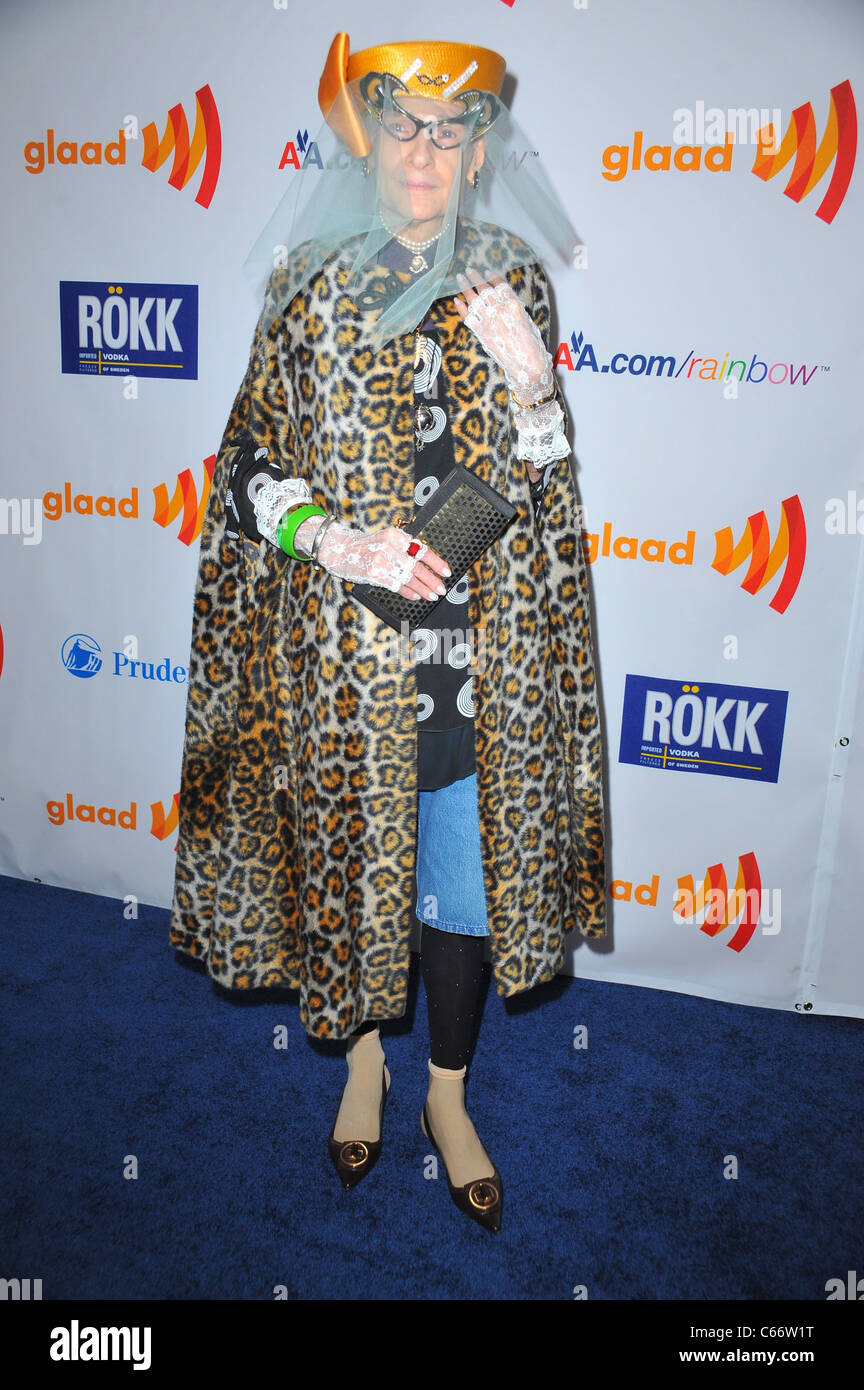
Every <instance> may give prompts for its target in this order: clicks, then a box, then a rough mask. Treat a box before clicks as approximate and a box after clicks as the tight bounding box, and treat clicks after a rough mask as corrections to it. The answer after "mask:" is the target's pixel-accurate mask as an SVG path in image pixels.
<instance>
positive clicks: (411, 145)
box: [377, 95, 484, 239]
mask: <svg viewBox="0 0 864 1390" xmlns="http://www.w3.org/2000/svg"><path fill="white" fill-rule="evenodd" d="M399 102H400V105H401V106H403V107H404V108H405V110H406V111H408V112H410V114H411V115H412V116H415V117H416V118H417V119H418V120H421V121H435V122H437V125H436V126H435V127H433V130H432V133H433V134H434V135H435V138H436V140H439V141H440V142H441V143H446V142H447V141H449V140H454V141H455V143H454V145H453V146H452V148H449V149H439V148H438V146H437V145H436V144H434V143H433V141H432V140H431V139H430V138H429V133H428V127H424V128H422V129H421V130H419V131H417V132H416V134H415V135H414V136H413V139H398V138H397V137H398V136H400V135H401V136H410V135H411V133H412V129H413V127H412V125H411V123H410V121H406V120H405V118H404V117H400V114H399V112H398V111H397V110H395V109H391V110H389V111H388V112H386V113H385V117H384V123H383V125H382V127H381V130H380V133H379V137H378V154H377V164H378V181H379V191H380V197H381V203H382V207H383V210H384V213H385V216H386V214H387V212H389V213H390V214H391V216H392V217H393V218H394V219H398V220H399V222H400V223H402V222H404V220H405V219H406V218H407V219H410V221H411V222H412V223H414V224H416V225H415V227H414V229H413V230H414V231H416V233H417V239H420V238H421V237H428V236H435V235H437V233H438V231H439V230H440V227H441V223H442V222H443V220H444V216H445V214H446V212H447V206H448V202H449V199H450V191H451V189H452V187H453V180H454V179H456V178H461V177H463V175H462V161H463V155H465V154H466V153H467V149H470V151H471V153H470V156H468V159H467V163H466V167H465V174H464V177H465V178H468V179H470V178H472V177H473V174H474V171H475V169H479V167H480V165H481V164H482V163H483V154H484V148H483V141H482V139H481V140H475V141H474V142H472V143H470V145H469V144H466V143H463V142H467V139H468V135H469V134H470V128H469V129H468V130H467V131H466V129H465V127H463V126H459V125H448V124H447V117H448V115H449V116H453V115H459V114H461V112H462V111H463V110H464V107H463V106H462V105H461V103H459V102H449V101H431V100H427V99H426V98H425V97H416V96H412V97H409V96H401V95H400V99H399ZM388 132H392V134H390V133H388ZM405 230H406V231H410V230H411V229H410V228H405Z"/></svg>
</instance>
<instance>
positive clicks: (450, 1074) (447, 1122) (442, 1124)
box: [426, 1060, 495, 1187]
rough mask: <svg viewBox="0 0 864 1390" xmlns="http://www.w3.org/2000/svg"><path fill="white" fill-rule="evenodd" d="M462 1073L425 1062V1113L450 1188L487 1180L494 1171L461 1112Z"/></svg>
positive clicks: (463, 1109)
mask: <svg viewBox="0 0 864 1390" xmlns="http://www.w3.org/2000/svg"><path fill="white" fill-rule="evenodd" d="M466 1071H467V1067H462V1069H461V1070H460V1071H448V1070H447V1069H446V1068H445V1067H436V1066H435V1063H434V1062H432V1061H431V1060H430V1062H429V1094H428V1096H427V1098H426V1114H427V1115H428V1116H429V1123H430V1124H431V1126H432V1133H433V1134H434V1135H435V1140H436V1143H437V1144H438V1146H439V1148H440V1150H441V1154H442V1157H443V1159H444V1162H445V1164H446V1165H447V1172H448V1174H449V1176H450V1181H451V1182H452V1183H453V1186H454V1187H464V1186H465V1184H466V1182H473V1180H474V1179H475V1178H491V1177H492V1174H493V1172H494V1171H495V1164H494V1163H493V1162H492V1161H491V1159H490V1158H489V1155H488V1154H487V1152H486V1150H485V1149H484V1147H483V1145H482V1144H481V1143H480V1140H479V1138H478V1136H477V1131H476V1129H475V1128H474V1126H473V1124H472V1123H471V1119H470V1117H469V1115H468V1112H467V1110H466V1109H465V1081H464V1077H465V1073H466Z"/></svg>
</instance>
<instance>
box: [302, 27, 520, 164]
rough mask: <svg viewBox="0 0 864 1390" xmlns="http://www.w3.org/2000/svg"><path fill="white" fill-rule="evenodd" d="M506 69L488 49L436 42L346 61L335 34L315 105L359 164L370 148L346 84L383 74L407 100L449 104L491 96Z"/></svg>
mask: <svg viewBox="0 0 864 1390" xmlns="http://www.w3.org/2000/svg"><path fill="white" fill-rule="evenodd" d="M506 67H507V64H506V63H505V61H504V59H503V58H502V57H501V54H500V53H495V52H493V51H492V49H491V48H478V47H476V45H474V44H470V43H442V42H439V41H438V40H437V39H415V40H409V41H408V42H406V43H385V44H379V45H378V47H377V48H364V49H361V51H360V52H359V53H353V54H350V56H349V40H348V35H347V34H337V35H336V37H335V39H334V40H333V42H332V44H331V45H330V52H329V53H328V54H327V62H326V63H325V64H324V71H323V73H322V74H321V81H320V82H319V84H318V104H319V106H320V107H321V110H322V112H323V113H324V117H325V119H326V121H327V123H328V125H330V126H331V128H332V129H333V130H335V132H336V134H337V135H339V136H340V137H341V139H343V140H344V141H345V144H346V145H347V146H348V148H349V149H350V151H351V153H352V154H353V155H356V156H357V157H358V158H361V157H362V156H364V155H368V154H369V153H370V149H371V147H370V145H369V140H368V137H367V135H366V131H365V130H364V128H363V122H362V120H361V119H360V114H359V112H358V110H357V108H356V106H355V105H354V102H353V101H352V100H351V97H350V95H349V93H348V91H347V89H346V83H348V82H353V81H355V80H356V79H357V78H361V77H365V76H367V74H368V73H371V72H382V73H387V72H389V73H392V74H393V76H394V77H396V78H398V80H399V81H400V82H401V83H402V85H403V86H404V87H405V89H406V90H407V91H409V92H410V93H411V95H412V96H424V97H431V98H434V99H435V100H436V101H449V100H450V99H451V98H453V99H458V98H459V96H460V94H461V93H463V92H466V91H470V90H474V91H480V92H490V93H491V94H492V95H493V96H497V95H498V93H499V92H500V91H501V83H502V81H503V80H504V73H505V70H506Z"/></svg>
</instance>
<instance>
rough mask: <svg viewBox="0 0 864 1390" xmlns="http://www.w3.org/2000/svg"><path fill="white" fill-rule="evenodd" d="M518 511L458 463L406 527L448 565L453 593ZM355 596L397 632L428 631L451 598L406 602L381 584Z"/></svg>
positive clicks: (356, 588) (357, 589)
mask: <svg viewBox="0 0 864 1390" xmlns="http://www.w3.org/2000/svg"><path fill="white" fill-rule="evenodd" d="M516 511H517V509H516V507H514V506H513V503H512V502H508V501H507V498H506V497H502V495H501V493H500V492H498V491H496V489H495V488H494V487H490V486H489V484H488V483H484V482H483V479H482V478H478V477H477V474H476V473H472V472H471V469H470V468H465V467H464V466H463V465H462V464H458V465H457V467H456V468H453V469H451V471H450V472H449V473H448V474H447V476H446V478H444V480H443V482H442V483H441V484H440V485H439V486H438V488H437V489H436V490H435V492H434V493H433V495H432V496H431V497H430V498H429V501H428V502H424V504H423V506H422V507H421V508H420V509H419V511H418V512H416V513H415V515H414V517H413V519H412V520H411V521H406V522H405V523H404V526H405V529H406V530H407V531H408V532H409V533H410V534H411V535H412V536H416V537H417V538H418V539H419V540H422V541H424V542H425V543H426V545H429V546H431V547H432V549H433V550H434V551H435V552H436V553H437V554H438V555H440V556H441V558H442V559H443V560H446V561H447V564H448V565H449V566H450V570H451V574H450V576H449V579H447V580H445V579H443V578H442V581H441V582H442V583H444V584H446V586H447V589H448V591H449V590H450V589H452V588H454V587H455V586H456V585H457V584H458V583H459V580H460V579H462V577H463V576H464V575H465V574H467V572H468V570H469V569H470V568H471V566H472V565H473V564H474V563H475V561H476V560H479V558H480V556H481V555H482V554H483V552H484V550H486V549H488V547H489V546H490V545H491V544H492V543H493V541H497V540H498V538H499V536H502V535H503V534H504V532H505V531H506V530H507V527H508V526H509V525H510V523H511V521H512V520H513V518H514V517H515V516H516ZM351 597H352V598H357V599H359V600H360V602H361V603H363V604H365V605H366V607H367V608H370V609H371V610H372V612H373V613H375V614H376V615H377V616H378V617H379V618H383V619H384V622H385V623H389V624H390V626H391V627H393V628H395V629H396V631H397V632H399V631H400V630H401V629H402V624H403V623H405V624H407V629H406V630H407V632H408V633H409V634H410V633H412V632H413V631H414V629H415V628H416V627H422V626H423V625H424V623H425V622H426V620H427V619H428V617H429V615H430V613H433V612H434V611H435V609H436V608H437V607H438V606H439V604H442V603H444V601H445V600H446V598H447V595H446V594H442V596H441V597H440V598H435V599H410V598H403V597H402V595H401V594H396V593H394V592H393V591H392V589H385V588H382V586H381V585H380V584H356V583H355V584H354V585H353V586H352V588H351Z"/></svg>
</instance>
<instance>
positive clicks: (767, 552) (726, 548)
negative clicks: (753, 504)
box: [711, 493, 807, 613]
mask: <svg viewBox="0 0 864 1390" xmlns="http://www.w3.org/2000/svg"><path fill="white" fill-rule="evenodd" d="M782 507H783V511H782V515H781V518H780V530H779V531H778V533H777V539H776V540H775V542H774V544H773V546H772V545H771V532H770V530H769V527H768V519H767V517H766V516H765V513H764V512H754V513H753V515H752V516H749V517H748V518H747V525H746V526H745V527H744V532H743V534H742V536H741V539H740V541H739V542H738V544H737V545H736V544H735V542H734V540H733V536H732V528H731V526H724V527H722V528H721V530H719V531H715V532H714V540H715V542H716V550H715V554H714V559H713V560H712V561H711V568H712V569H715V570H719V572H720V574H729V573H730V571H732V570H734V569H737V568H738V566H739V565H740V564H742V563H743V561H744V560H746V559H747V557H748V556H749V558H750V565H749V568H748V570H747V573H746V574H745V576H744V578H743V579H742V580H741V588H742V589H746V590H747V592H748V594H755V593H758V591H759V590H760V589H761V588H762V587H763V585H765V584H767V583H768V581H769V580H770V579H772V578H773V577H774V575H775V574H776V573H777V571H778V569H779V568H780V566H781V565H782V564H783V562H784V560H785V562H786V567H785V569H784V571H783V578H782V580H781V581H780V584H779V585H778V587H777V592H776V593H775V595H774V597H773V598H772V600H771V602H770V604H769V607H770V608H773V609H774V610H775V611H776V612H777V613H785V612H786V609H787V608H788V607H789V604H790V603H791V602H792V599H793V597H794V595H795V590H796V589H797V588H798V583H799V581H800V579H801V574H802V571H803V569H804V555H805V553H806V550H807V528H806V526H805V525H804V510H803V508H802V506H801V499H800V498H799V497H798V495H797V493H796V494H795V495H793V496H792V497H785V498H784V499H783V503H782Z"/></svg>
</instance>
